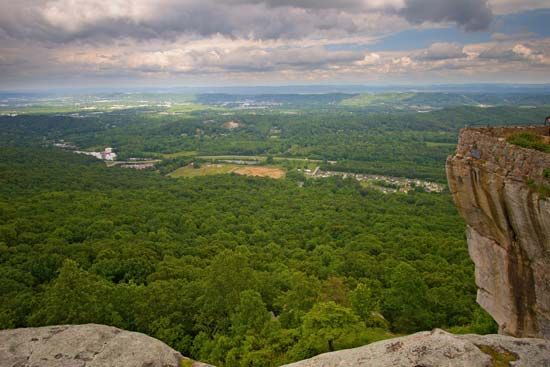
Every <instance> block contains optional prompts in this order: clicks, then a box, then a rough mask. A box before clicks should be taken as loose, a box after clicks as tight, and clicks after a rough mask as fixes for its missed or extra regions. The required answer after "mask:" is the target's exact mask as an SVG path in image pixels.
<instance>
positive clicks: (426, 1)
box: [399, 0, 493, 31]
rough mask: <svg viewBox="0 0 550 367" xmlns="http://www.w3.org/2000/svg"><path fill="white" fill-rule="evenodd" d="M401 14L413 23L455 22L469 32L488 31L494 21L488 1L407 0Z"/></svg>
mask: <svg viewBox="0 0 550 367" xmlns="http://www.w3.org/2000/svg"><path fill="white" fill-rule="evenodd" d="M399 13H400V14H401V15H402V16H403V17H405V19H407V20H408V21H409V22H411V23H417V24H421V23H424V22H435V23H439V22H455V23H457V24H458V25H460V26H462V27H463V28H464V29H466V30H468V31H479V30H483V29H487V27H489V24H491V21H492V19H493V13H492V11H491V8H490V7H489V3H488V1H487V0H407V1H406V6H405V8H403V9H401V10H400V11H399Z"/></svg>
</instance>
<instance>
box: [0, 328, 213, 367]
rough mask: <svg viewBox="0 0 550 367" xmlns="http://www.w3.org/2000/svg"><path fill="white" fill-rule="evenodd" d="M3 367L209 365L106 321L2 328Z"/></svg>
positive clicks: (1, 353)
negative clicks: (10, 328) (111, 325)
mask: <svg viewBox="0 0 550 367" xmlns="http://www.w3.org/2000/svg"><path fill="white" fill-rule="evenodd" d="M0 366H2V367H54V366H55V367H119V366H120V367H180V366H185V367H208V365H205V364H202V363H198V362H193V361H191V360H189V359H187V358H184V357H182V355H181V354H180V353H178V352H176V351H175V350H173V349H172V348H170V347H168V346H167V345H166V344H164V343H162V342H161V341H159V340H157V339H154V338H151V337H149V336H147V335H144V334H140V333H134V332H130V331H124V330H120V329H117V328H114V327H110V326H104V325H95V324H87V325H61V326H48V327H41V328H25V329H13V330H1V331H0Z"/></svg>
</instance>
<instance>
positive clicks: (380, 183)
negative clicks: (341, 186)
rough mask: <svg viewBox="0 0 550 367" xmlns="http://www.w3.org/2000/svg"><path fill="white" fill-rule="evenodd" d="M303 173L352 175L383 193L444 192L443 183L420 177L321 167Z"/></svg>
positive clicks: (351, 176) (315, 175) (366, 185)
mask: <svg viewBox="0 0 550 367" xmlns="http://www.w3.org/2000/svg"><path fill="white" fill-rule="evenodd" d="M303 173H304V175H306V176H309V177H313V178H328V177H334V176H342V177H343V178H348V177H350V178H354V179H356V180H357V181H360V182H361V183H362V184H363V185H364V186H365V187H371V188H374V189H377V190H380V191H382V192H383V193H395V192H402V193H408V192H409V191H414V190H416V189H421V190H423V191H426V192H442V191H443V189H444V185H442V184H439V183H435V182H430V181H423V180H419V179H412V178H406V177H391V176H382V175H369V174H363V173H351V172H338V171H323V170H321V169H320V168H319V167H317V168H315V169H314V170H311V169H304V170H303Z"/></svg>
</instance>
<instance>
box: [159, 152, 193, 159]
mask: <svg viewBox="0 0 550 367" xmlns="http://www.w3.org/2000/svg"><path fill="white" fill-rule="evenodd" d="M195 155H197V152H195V151H192V150H182V151H180V152H175V153H166V154H161V156H162V158H166V159H174V158H181V157H194V156H195Z"/></svg>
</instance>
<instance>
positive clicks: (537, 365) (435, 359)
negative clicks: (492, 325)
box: [285, 329, 550, 367]
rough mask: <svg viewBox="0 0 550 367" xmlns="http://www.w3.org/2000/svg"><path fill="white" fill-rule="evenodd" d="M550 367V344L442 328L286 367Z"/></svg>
mask: <svg viewBox="0 0 550 367" xmlns="http://www.w3.org/2000/svg"><path fill="white" fill-rule="evenodd" d="M336 366H340V367H352V366H353V367H360V366H365V367H401V366H403V367H408V366H410V367H494V366H514V367H549V366H550V341H548V340H544V339H527V338H526V339H518V338H513V337H510V336H504V335H485V336H480V335H453V334H450V333H447V332H445V331H443V330H440V329H435V330H433V331H425V332H421V333H416V334H412V335H408V336H404V337H401V338H395V339H390V340H385V341H381V342H377V343H373V344H369V345H365V346H363V347H359V348H354V349H347V350H341V351H338V352H332V353H326V354H321V355H319V356H316V357H313V358H311V359H307V360H305V361H300V362H296V363H293V364H289V365H286V366H285V367H336Z"/></svg>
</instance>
